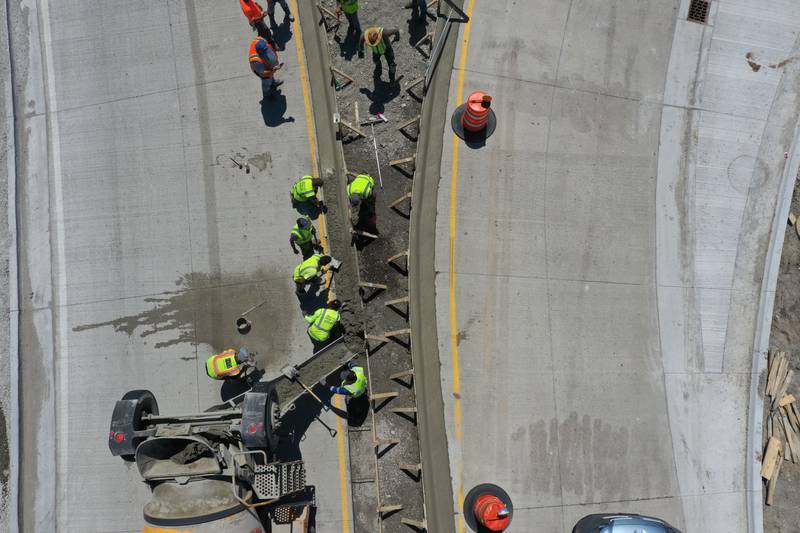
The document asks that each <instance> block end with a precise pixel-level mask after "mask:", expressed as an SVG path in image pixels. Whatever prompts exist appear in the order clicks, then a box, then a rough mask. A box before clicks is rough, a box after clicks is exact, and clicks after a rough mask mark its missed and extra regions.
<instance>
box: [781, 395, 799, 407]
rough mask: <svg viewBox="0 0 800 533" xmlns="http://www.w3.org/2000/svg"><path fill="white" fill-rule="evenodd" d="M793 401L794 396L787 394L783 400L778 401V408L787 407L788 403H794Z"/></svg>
mask: <svg viewBox="0 0 800 533" xmlns="http://www.w3.org/2000/svg"><path fill="white" fill-rule="evenodd" d="M794 401H795V397H794V395H792V394H787V395H785V396H784V397H783V398H781V399H780V400H778V406H780V407H785V406H787V405H789V404H790V403H794Z"/></svg>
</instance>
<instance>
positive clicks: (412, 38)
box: [408, 14, 428, 47]
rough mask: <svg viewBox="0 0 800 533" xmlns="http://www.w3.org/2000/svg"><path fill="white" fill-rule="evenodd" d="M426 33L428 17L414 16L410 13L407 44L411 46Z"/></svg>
mask: <svg viewBox="0 0 800 533" xmlns="http://www.w3.org/2000/svg"><path fill="white" fill-rule="evenodd" d="M426 33H428V17H420V18H415V17H414V15H413V14H412V15H411V18H409V19H408V45H409V46H411V47H413V46H414V45H415V44H417V43H418V42H419V40H420V39H422V38H423V37H425V34H426Z"/></svg>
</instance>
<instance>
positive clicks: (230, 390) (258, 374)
mask: <svg viewBox="0 0 800 533" xmlns="http://www.w3.org/2000/svg"><path fill="white" fill-rule="evenodd" d="M265 373H266V372H265V371H264V370H263V369H261V368H257V369H256V371H255V372H253V373H252V374H250V375H249V376H247V377H246V378H242V379H226V380H225V381H223V382H222V387H220V389H219V396H220V398H221V399H222V401H223V402H227V401H228V400H230V399H232V398H235V397H237V396H239V395H240V394H244V393H245V392H247V391H249V390H250V389H252V388H253V385H254V384H255V383H258V381H259V380H260V379H261V378H262V377H263V376H264V374H265Z"/></svg>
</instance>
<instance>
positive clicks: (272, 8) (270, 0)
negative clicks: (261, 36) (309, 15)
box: [267, 0, 294, 28]
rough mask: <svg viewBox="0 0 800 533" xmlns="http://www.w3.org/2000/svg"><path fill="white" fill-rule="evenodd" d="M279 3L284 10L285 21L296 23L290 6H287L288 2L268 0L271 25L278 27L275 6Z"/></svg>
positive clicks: (284, 0)
mask: <svg viewBox="0 0 800 533" xmlns="http://www.w3.org/2000/svg"><path fill="white" fill-rule="evenodd" d="M276 3H278V4H280V5H281V8H283V20H284V21H285V20H286V19H289V22H294V17H293V16H292V13H291V11H289V6H287V5H286V0H267V15H269V23H270V25H271V26H272V27H273V28H274V27H275V26H277V24H275V4H276Z"/></svg>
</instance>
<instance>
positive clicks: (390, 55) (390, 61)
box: [372, 40, 397, 79]
mask: <svg viewBox="0 0 800 533" xmlns="http://www.w3.org/2000/svg"><path fill="white" fill-rule="evenodd" d="M384 44H385V45H386V50H385V51H384V52H383V55H384V56H385V57H386V64H387V65H389V78H390V79H394V73H395V70H397V64H396V63H395V62H394V50H392V45H391V44H389V43H388V42H386V41H385V40H384ZM372 62H373V63H375V76H378V77H380V75H381V73H382V72H383V65H381V54H376V53H375V52H374V51H373V52H372Z"/></svg>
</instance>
